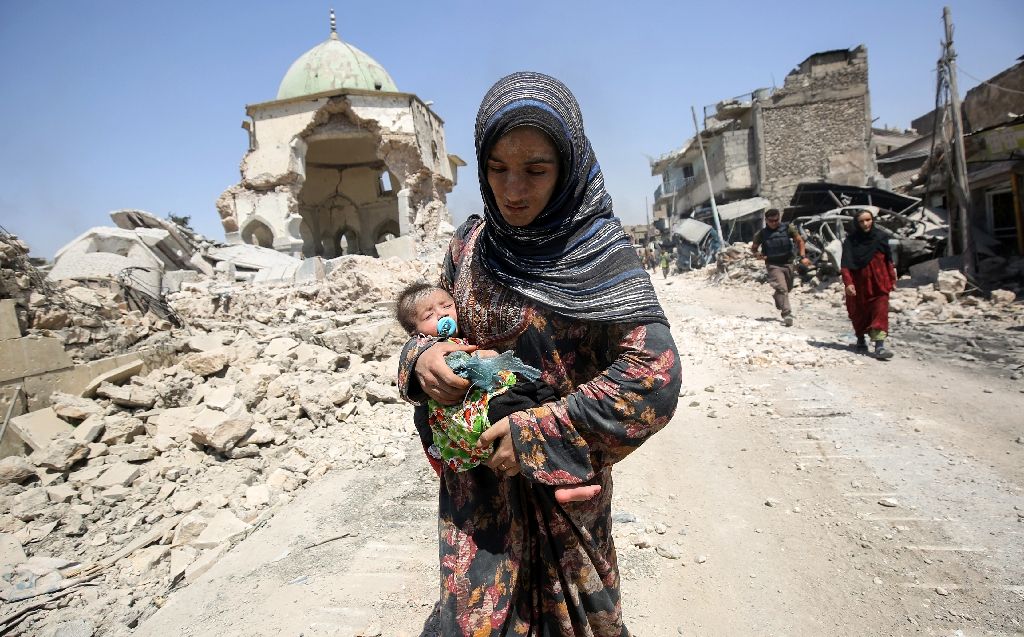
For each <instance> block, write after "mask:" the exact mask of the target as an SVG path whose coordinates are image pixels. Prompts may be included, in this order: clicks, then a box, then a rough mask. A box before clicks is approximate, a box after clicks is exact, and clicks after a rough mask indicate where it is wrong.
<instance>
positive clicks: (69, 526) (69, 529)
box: [61, 507, 88, 537]
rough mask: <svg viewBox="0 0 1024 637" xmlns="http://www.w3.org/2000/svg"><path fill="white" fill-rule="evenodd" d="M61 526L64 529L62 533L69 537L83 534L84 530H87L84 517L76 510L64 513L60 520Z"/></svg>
mask: <svg viewBox="0 0 1024 637" xmlns="http://www.w3.org/2000/svg"><path fill="white" fill-rule="evenodd" d="M72 508H73V507H72ZM61 527H62V529H63V531H64V535H67V536H70V537H79V536H81V535H85V533H86V531H88V526H87V525H86V523H85V518H84V517H83V516H82V514H81V513H78V512H77V511H68V514H67V515H65V516H64V519H63V520H62V521H61Z"/></svg>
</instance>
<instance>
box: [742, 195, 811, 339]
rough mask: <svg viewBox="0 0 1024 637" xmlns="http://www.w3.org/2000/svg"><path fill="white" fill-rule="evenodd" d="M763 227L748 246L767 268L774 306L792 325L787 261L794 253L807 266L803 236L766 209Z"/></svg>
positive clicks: (790, 288) (790, 287)
mask: <svg viewBox="0 0 1024 637" xmlns="http://www.w3.org/2000/svg"><path fill="white" fill-rule="evenodd" d="M764 226H765V227H764V228H762V229H761V230H758V231H757V234H755V235H754V242H753V243H752V244H751V245H750V249H751V250H752V251H753V252H754V256H756V257H757V258H758V259H764V262H765V267H766V268H767V269H768V284H769V285H771V286H772V289H773V290H775V294H774V295H773V297H774V298H775V309H777V310H779V312H781V313H782V322H783V323H785V324H786V327H789V326H790V325H792V324H793V310H792V309H791V308H790V306H789V291H790V290H792V289H793V269H792V267H790V262H791V261H792V260H793V253H794V248H796V250H795V252H796V253H797V254H799V255H800V262H801V263H803V264H804V265H809V264H810V261H808V260H807V252H806V248H805V246H804V240H803V237H801V236H800V233H799V232H798V231H797V229H796V228H794V227H793V226H792V225H790V224H788V223H782V213H780V212H779V211H778V210H777V209H776V208H769V209H768V210H767V211H765V213H764Z"/></svg>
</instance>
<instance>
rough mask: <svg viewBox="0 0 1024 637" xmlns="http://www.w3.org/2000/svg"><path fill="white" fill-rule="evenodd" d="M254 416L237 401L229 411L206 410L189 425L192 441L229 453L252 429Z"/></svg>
mask: <svg viewBox="0 0 1024 637" xmlns="http://www.w3.org/2000/svg"><path fill="white" fill-rule="evenodd" d="M252 424H253V418H252V414H250V413H249V412H248V410H246V409H245V406H244V405H243V404H242V403H241V401H237V402H236V403H235V404H234V405H233V406H232V407H231V408H230V409H229V410H228V411H217V410H215V409H209V408H204V409H203V411H201V412H199V414H197V415H196V417H195V419H194V420H193V421H192V423H191V424H190V425H189V428H188V432H189V435H191V436H192V441H193V442H195V443H197V444H200V445H204V446H207V447H210V448H211V449H214V450H216V451H227V450H229V449H232V448H234V446H235V443H237V442H238V441H239V440H241V439H242V438H244V437H245V435H246V434H248V433H249V430H250V429H252Z"/></svg>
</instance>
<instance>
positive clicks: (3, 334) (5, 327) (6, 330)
mask: <svg viewBox="0 0 1024 637" xmlns="http://www.w3.org/2000/svg"><path fill="white" fill-rule="evenodd" d="M36 327H39V325H38V321H37V325H36ZM44 329H45V328H44ZM57 329H60V328H57ZM12 338H21V327H20V326H19V325H18V313H17V311H16V303H15V301H14V299H3V300H0V341H6V340H9V339H12Z"/></svg>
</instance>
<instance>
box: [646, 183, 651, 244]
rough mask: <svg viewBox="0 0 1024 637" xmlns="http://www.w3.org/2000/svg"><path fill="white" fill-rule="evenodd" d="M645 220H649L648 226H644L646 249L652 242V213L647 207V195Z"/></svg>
mask: <svg viewBox="0 0 1024 637" xmlns="http://www.w3.org/2000/svg"><path fill="white" fill-rule="evenodd" d="M644 218H645V219H646V220H647V225H646V226H644V248H645V249H646V247H647V244H648V243H650V241H651V211H650V209H649V208H648V207H647V195H644Z"/></svg>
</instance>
